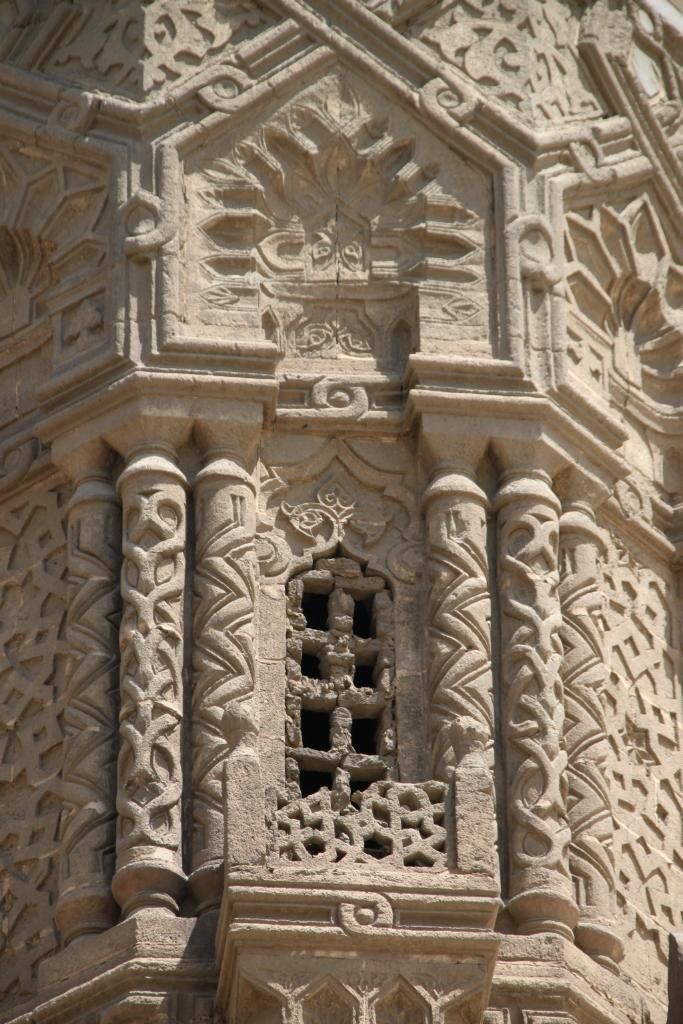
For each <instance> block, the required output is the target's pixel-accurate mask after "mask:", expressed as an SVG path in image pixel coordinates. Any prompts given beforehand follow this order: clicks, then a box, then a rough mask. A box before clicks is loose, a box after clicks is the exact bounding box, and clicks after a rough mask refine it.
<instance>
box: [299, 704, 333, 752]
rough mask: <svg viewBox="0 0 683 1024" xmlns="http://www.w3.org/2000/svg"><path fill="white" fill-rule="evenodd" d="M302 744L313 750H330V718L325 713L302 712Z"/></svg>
mask: <svg viewBox="0 0 683 1024" xmlns="http://www.w3.org/2000/svg"><path fill="white" fill-rule="evenodd" d="M301 742H302V744H303V746H304V747H309V748H310V749H311V750H329V749H330V716H329V715H328V714H326V713H325V712H324V711H306V710H305V709H302V711H301Z"/></svg>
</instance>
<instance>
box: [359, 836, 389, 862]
mask: <svg viewBox="0 0 683 1024" xmlns="http://www.w3.org/2000/svg"><path fill="white" fill-rule="evenodd" d="M363 852H364V853H367V854H369V855H370V856H371V857H376V858H377V860H382V858H383V857H388V856H389V854H390V853H391V840H386V839H380V838H379V837H378V836H371V837H369V838H368V839H366V840H365V841H364V842H363Z"/></svg>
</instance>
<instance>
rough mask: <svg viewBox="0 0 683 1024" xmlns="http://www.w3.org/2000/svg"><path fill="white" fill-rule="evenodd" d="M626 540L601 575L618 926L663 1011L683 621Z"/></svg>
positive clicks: (680, 750) (676, 833)
mask: <svg viewBox="0 0 683 1024" xmlns="http://www.w3.org/2000/svg"><path fill="white" fill-rule="evenodd" d="M629 546H630V544H629V543H628V542H627V543H625V541H624V539H621V538H619V536H618V535H613V536H612V539H611V541H610V544H609V548H608V555H607V561H606V565H605V569H604V579H603V583H602V590H603V593H604V594H605V606H604V618H605V621H604V626H605V629H606V634H605V647H606V652H607V663H608V667H609V681H608V684H607V686H606V688H605V691H604V694H603V700H604V706H605V716H606V724H607V735H608V737H609V742H610V748H611V750H610V754H609V757H608V762H607V769H608V775H607V778H608V782H609V789H610V802H611V805H612V808H613V812H614V818H615V821H614V862H615V873H616V894H617V911H618V913H617V919H616V927H617V929H618V931H619V934H620V936H621V937H622V939H623V941H624V948H625V956H624V961H623V964H622V970H623V971H624V973H626V974H627V975H628V976H629V977H631V978H633V979H634V980H635V981H636V983H637V984H638V985H639V986H641V988H642V990H643V991H645V992H647V998H648V999H649V1000H652V1001H653V1003H654V1006H655V1007H656V1010H654V1008H653V1010H654V1012H653V1015H655V1016H656V1017H657V1018H658V1019H663V1018H664V1015H665V1011H664V1007H665V1005H666V976H667V968H666V964H667V958H668V933H669V931H675V930H677V929H678V930H680V929H681V926H682V925H683V916H682V908H683V863H682V862H681V820H683V798H682V797H681V793H682V792H683V775H682V773H683V769H682V767H681V765H682V764H683V741H682V738H681V722H680V707H681V691H680V676H679V673H680V667H679V666H680V633H679V632H678V631H679V629H680V626H678V625H677V623H676V621H675V615H674V609H675V608H676V604H675V598H674V589H673V581H672V580H671V578H670V577H669V576H668V574H667V573H666V572H662V571H661V569H657V568H656V567H655V566H652V567H650V566H648V565H647V563H646V561H645V560H641V558H640V557H639V555H638V554H637V553H636V552H631V551H629ZM657 1004H658V1005H657Z"/></svg>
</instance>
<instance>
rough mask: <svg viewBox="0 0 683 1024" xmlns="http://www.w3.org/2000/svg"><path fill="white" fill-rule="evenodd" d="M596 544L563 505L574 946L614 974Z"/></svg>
mask: <svg viewBox="0 0 683 1024" xmlns="http://www.w3.org/2000/svg"><path fill="white" fill-rule="evenodd" d="M602 546H603V541H602V538H601V536H600V533H599V531H598V528H597V526H596V524H595V519H594V516H593V512H592V509H591V508H590V506H589V505H587V504H584V503H582V502H578V501H576V502H572V503H570V504H567V506H566V507H565V511H564V512H563V514H562V518H561V520H560V563H561V576H560V600H561V603H562V617H563V621H562V631H561V637H562V644H563V647H564V665H563V672H562V675H563V680H564V698H565V706H566V710H567V715H566V720H565V739H566V745H567V757H568V768H567V774H568V779H569V825H570V827H571V846H570V849H569V867H570V871H571V874H572V876H573V877H574V879H575V880H576V883H577V890H578V891H577V897H578V904H579V921H578V924H577V926H576V931H575V935H576V943H577V945H578V946H580V947H581V948H582V949H583V950H585V952H586V953H589V954H590V955H591V956H592V957H594V959H596V960H597V961H598V962H600V963H602V964H604V965H605V966H607V967H610V968H611V969H613V970H616V964H617V963H618V962H619V961H620V960H621V959H622V957H623V955H624V951H623V945H622V943H621V941H620V939H619V938H618V936H617V935H616V934H615V933H614V931H613V918H614V912H615V906H614V890H615V877H614V862H613V858H612V839H613V823H612V813H611V808H610V799H609V792H608V789H607V781H606V777H605V761H606V758H607V754H608V745H607V735H606V732H605V718H604V713H603V709H602V704H601V701H600V691H601V690H602V689H603V687H604V685H605V682H606V679H605V676H606V668H605V653H604V649H603V643H602V636H601V633H600V627H599V625H598V623H597V622H596V619H595V613H596V612H597V611H598V610H599V608H600V604H601V600H602V599H601V595H600V590H599V582H598V567H599V558H600V553H601V549H602Z"/></svg>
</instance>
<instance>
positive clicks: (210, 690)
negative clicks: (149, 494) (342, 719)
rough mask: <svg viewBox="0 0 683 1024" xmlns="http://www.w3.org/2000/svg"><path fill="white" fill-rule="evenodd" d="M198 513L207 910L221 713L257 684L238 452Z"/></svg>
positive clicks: (198, 671) (218, 877)
mask: <svg viewBox="0 0 683 1024" xmlns="http://www.w3.org/2000/svg"><path fill="white" fill-rule="evenodd" d="M195 511H196V531H197V533H196V570H195V577H194V593H195V607H194V623H193V627H194V647H193V659H192V664H193V679H192V795H193V803H192V808H193V815H192V817H193V842H192V875H191V885H192V888H193V891H194V893H195V897H196V899H197V901H198V904H199V908H200V910H202V909H208V908H209V907H217V906H218V905H219V903H220V897H221V891H222V864H223V853H224V836H225V813H226V812H225V807H224V785H225V771H226V765H227V760H228V757H229V755H230V750H231V748H230V746H229V744H228V741H227V739H226V735H225V723H224V715H225V714H226V713H227V709H228V708H230V707H231V705H232V702H233V701H235V700H239V698H242V697H245V696H247V695H249V694H251V693H252V692H253V689H254V673H255V668H254V626H253V619H254V601H255V572H256V556H255V552H254V531H255V526H256V510H255V488H254V484H253V481H252V479H251V477H250V476H249V474H248V473H247V472H246V470H245V469H244V467H243V466H242V464H241V462H240V460H239V459H238V458H237V457H236V456H235V455H234V454H231V453H230V452H223V451H220V450H218V451H213V452H211V453H210V454H209V455H208V457H207V458H206V460H205V465H204V468H203V469H202V470H201V471H200V473H199V474H198V476H197V481H196V487H195ZM256 796H257V795H256V794H254V799H256Z"/></svg>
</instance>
